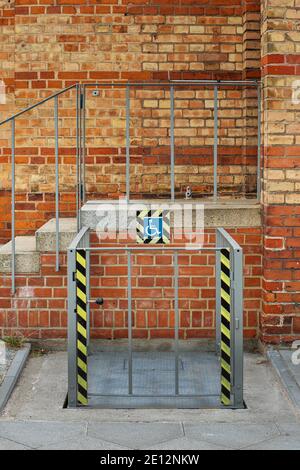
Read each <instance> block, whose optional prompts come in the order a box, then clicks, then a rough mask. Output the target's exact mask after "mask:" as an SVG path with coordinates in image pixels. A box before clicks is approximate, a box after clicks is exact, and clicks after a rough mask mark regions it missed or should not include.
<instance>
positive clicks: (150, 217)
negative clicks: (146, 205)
mask: <svg viewBox="0 0 300 470" xmlns="http://www.w3.org/2000/svg"><path fill="white" fill-rule="evenodd" d="M136 241H137V243H150V244H159V243H162V244H168V243H170V211H168V210H162V209H156V210H147V209H146V210H142V211H137V213H136Z"/></svg>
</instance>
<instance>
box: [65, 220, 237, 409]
mask: <svg viewBox="0 0 300 470" xmlns="http://www.w3.org/2000/svg"><path fill="white" fill-rule="evenodd" d="M99 251H100V252H123V253H124V252H126V253H127V277H128V284H127V302H128V308H127V312H128V314H127V315H128V317H127V321H128V348H127V353H126V356H127V358H126V364H128V366H127V367H126V368H127V393H121V394H120V393H119V394H114V393H106V394H104V393H97V390H96V391H90V389H89V377H91V376H89V364H90V360H91V356H90V355H89V350H90V303H91V302H95V300H92V299H91V298H90V253H91V252H99ZM148 251H163V252H165V251H168V252H171V253H172V254H173V267H174V294H175V295H174V313H175V328H174V332H175V334H174V351H173V352H172V354H173V361H174V363H173V364H174V368H173V371H174V377H173V380H172V382H173V384H172V388H173V393H168V394H163V395H144V394H143V392H140V391H138V392H136V391H135V389H134V385H133V337H132V285H131V275H132V262H131V255H132V253H133V252H140V253H145V252H148ZM180 251H185V252H186V251H187V250H186V248H184V247H175V246H163V247H161V246H155V245H147V246H145V245H143V247H140V246H120V245H116V246H101V247H99V246H97V247H91V246H90V234H89V228H88V227H83V228H82V229H81V230H80V231H79V233H78V234H77V236H76V237H75V238H74V240H73V242H72V243H71V245H70V246H69V248H68V407H71V408H74V407H87V406H90V407H93V406H97V402H95V397H103V396H106V397H110V401H109V403H110V406H109V407H113V408H114V407H122V406H118V400H119V401H120V400H121V399H124V398H127V397H129V398H131V399H132V403H131V406H127V405H126V403H127V402H126V401H125V402H124V403H125V405H124V406H123V407H124V408H127V407H131V408H132V407H135V408H138V407H139V406H141V407H151V404H150V405H149V398H151V397H152V398H153V399H154V398H155V397H156V398H159V399H161V400H162V401H160V406H163V403H164V402H163V399H167V401H166V402H165V403H167V404H166V405H165V406H166V407H173V408H176V407H180V408H185V407H187V408H188V407H192V408H199V407H201V406H202V405H201V404H200V405H199V404H198V405H197V404H196V405H195V403H200V402H197V401H195V400H194V401H193V402H192V403H193V405H192V406H189V405H188V403H189V400H193V399H196V398H199V399H200V398H205V397H207V398H208V397H210V396H212V395H210V394H207V395H205V394H200V393H197V391H196V392H194V393H186V392H185V393H182V392H181V391H180V387H179V375H180V370H179V369H180V354H181V351H180V347H179V304H178V277H179V271H178V254H179V252H180ZM188 251H193V252H195V251H196V252H202V251H210V252H215V255H216V270H215V272H216V299H215V300H216V348H215V349H216V350H215V353H214V355H215V357H216V358H217V361H218V367H219V372H218V377H215V378H214V379H215V380H217V381H218V382H219V393H218V397H217V402H214V403H217V404H215V405H213V406H218V407H225V408H226V407H229V408H243V407H244V401H243V254H242V248H241V247H240V246H239V245H238V244H237V243H236V242H235V241H234V240H233V238H232V237H231V236H230V235H229V234H228V232H227V231H226V230H224V229H222V228H220V229H217V231H216V246H214V247H211V246H208V247H198V246H194V247H192V248H191V247H189V248H188ZM199 269H201V268H199ZM98 302H100V301H99V300H98ZM200 361H201V356H200ZM137 373H138V372H137ZM213 373H215V372H214V371H213V370H209V369H208V371H207V372H206V374H204V375H203V376H202V377H198V378H199V380H200V381H201V380H206V379H209V378H210V377H209V375H210V374H213ZM195 374H197V371H196V370H195V371H194V375H195ZM106 379H107V377H105V376H101V377H100V380H101V381H102V382H103V383H104V382H105V380H106ZM213 396H216V395H213ZM114 397H115V398H116V400H115V402H114V401H113V400H112V399H113V398H114ZM146 397H147V398H148V401H146V403H148V405H147V404H146V405H145V400H144V401H140V402H139V400H140V399H143V398H144V399H145V398H146ZM139 403H142V404H141V405H139ZM204 403H206V402H204ZM154 407H155V406H154ZM203 407H206V405H203Z"/></svg>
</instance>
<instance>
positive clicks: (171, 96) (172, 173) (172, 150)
mask: <svg viewBox="0 0 300 470" xmlns="http://www.w3.org/2000/svg"><path fill="white" fill-rule="evenodd" d="M170 113H171V115H170V119H171V123H170V124H171V125H170V134H171V135H170V145H171V200H172V201H175V139H174V87H173V86H171V88H170Z"/></svg>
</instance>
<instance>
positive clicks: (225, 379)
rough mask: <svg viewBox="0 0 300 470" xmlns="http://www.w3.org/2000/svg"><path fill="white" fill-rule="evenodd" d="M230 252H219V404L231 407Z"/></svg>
mask: <svg viewBox="0 0 300 470" xmlns="http://www.w3.org/2000/svg"><path fill="white" fill-rule="evenodd" d="M230 269H231V266H230V251H229V250H227V249H222V250H221V403H222V405H224V406H230V405H231V290H230V287H231V285H230V284H231V282H230Z"/></svg>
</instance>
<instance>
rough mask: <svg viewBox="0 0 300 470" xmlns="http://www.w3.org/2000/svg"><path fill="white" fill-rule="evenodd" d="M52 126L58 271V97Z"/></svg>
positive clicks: (57, 260) (55, 102)
mask: <svg viewBox="0 0 300 470" xmlns="http://www.w3.org/2000/svg"><path fill="white" fill-rule="evenodd" d="M54 125H55V252H56V266H55V270H56V271H59V163H58V96H55V98H54Z"/></svg>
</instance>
